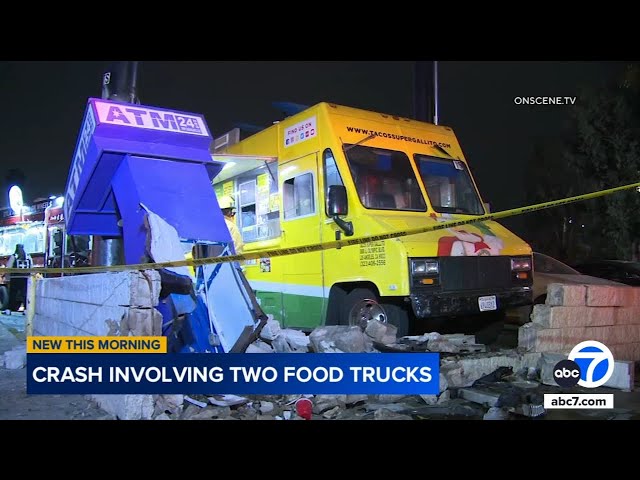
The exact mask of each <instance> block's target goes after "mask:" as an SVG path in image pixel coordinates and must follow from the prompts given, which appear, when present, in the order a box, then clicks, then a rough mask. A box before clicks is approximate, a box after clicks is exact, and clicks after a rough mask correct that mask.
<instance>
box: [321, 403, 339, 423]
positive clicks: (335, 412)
mask: <svg viewBox="0 0 640 480" xmlns="http://www.w3.org/2000/svg"><path fill="white" fill-rule="evenodd" d="M339 413H340V407H339V406H335V407H333V408H332V409H330V410H327V411H326V412H324V413H323V414H322V416H323V417H324V418H326V419H329V420H331V419H332V418H335V417H337V416H338V414H339Z"/></svg>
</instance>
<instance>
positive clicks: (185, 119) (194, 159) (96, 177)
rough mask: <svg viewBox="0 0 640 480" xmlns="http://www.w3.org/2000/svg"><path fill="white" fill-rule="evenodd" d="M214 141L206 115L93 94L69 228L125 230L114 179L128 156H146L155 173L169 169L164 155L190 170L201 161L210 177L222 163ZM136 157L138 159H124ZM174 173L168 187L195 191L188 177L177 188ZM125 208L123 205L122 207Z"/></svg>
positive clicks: (69, 199) (70, 185) (78, 151)
mask: <svg viewBox="0 0 640 480" xmlns="http://www.w3.org/2000/svg"><path fill="white" fill-rule="evenodd" d="M212 140H213V139H212V137H211V134H210V133H209V128H208V127H207V124H206V121H205V119H204V117H203V116H202V115H199V114H196V113H189V112H181V111H176V110H167V109H163V108H157V107H151V106H145V105H136V104H131V103H121V102H114V101H110V100H103V99H97V98H90V99H89V101H88V102H87V109H86V110H85V116H84V120H83V123H82V127H81V128H80V132H79V134H78V140H77V143H76V148H75V151H74V153H73V158H72V161H71V168H70V170H69V177H68V178H67V186H66V190H65V200H64V215H65V220H66V221H67V227H68V229H69V233H71V234H72V235H86V234H88V235H106V236H117V235H120V232H121V228H120V226H119V225H118V219H119V214H118V207H117V205H116V199H115V196H114V192H113V188H112V180H113V178H114V175H116V172H118V170H119V168H120V165H122V164H123V162H124V161H125V159H126V158H130V157H138V158H142V159H146V160H140V161H144V162H145V163H147V164H148V168H149V169H153V170H154V171H155V172H156V173H158V172H159V171H160V170H162V171H163V172H165V170H166V171H168V170H167V169H168V168H169V167H166V168H164V167H163V166H162V165H161V164H159V163H157V162H155V161H154V159H155V160H158V159H163V160H168V161H170V162H179V163H181V164H185V166H184V168H180V169H178V172H184V174H185V175H187V173H186V172H190V171H191V170H190V169H189V166H188V165H189V164H190V165H192V166H193V165H201V166H202V167H203V168H204V169H205V170H206V171H207V172H208V173H207V174H208V175H209V176H210V177H211V176H212V175H213V176H215V174H217V172H218V171H219V169H220V168H221V166H219V165H218V164H217V163H216V164H215V165H214V162H212V160H211V154H210V153H209V148H210V146H211V142H212ZM132 162H134V163H136V162H138V161H137V160H136V161H134V160H131V161H129V160H127V162H125V163H127V165H130V164H132ZM127 168H128V167H127ZM205 170H203V172H204V171H205ZM147 173H151V172H147ZM165 173H166V172H165ZM175 175H176V173H175V172H173V173H172V174H171V178H166V179H163V180H162V181H163V182H165V183H167V184H168V185H169V187H167V188H170V189H171V190H172V191H176V192H179V193H180V195H182V196H184V195H187V194H189V195H192V194H193V191H190V190H189V189H188V187H186V186H185V185H188V184H189V181H188V179H185V180H184V181H183V184H181V186H180V187H179V188H178V186H177V183H176V182H177V181H178V179H177V178H176V177H175ZM146 176H148V175H146ZM211 178H212V177H211ZM136 181H137V182H138V183H139V184H140V185H139V186H140V188H142V187H144V188H147V189H148V190H149V191H159V190H158V188H159V187H158V185H154V186H153V187H152V186H151V184H149V182H146V183H145V179H144V178H138V179H136ZM158 181H159V180H158ZM181 181H182V180H181ZM163 188H164V187H163ZM122 208H123V206H122V205H121V206H120V210H122ZM156 210H158V209H157V208H156Z"/></svg>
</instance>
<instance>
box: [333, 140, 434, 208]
mask: <svg viewBox="0 0 640 480" xmlns="http://www.w3.org/2000/svg"><path fill="white" fill-rule="evenodd" d="M344 151H345V156H346V157H347V162H348V163H349V169H350V170H351V175H352V176H353V181H354V183H355V185H356V190H357V192H358V197H360V201H361V202H362V205H364V206H365V207H366V208H372V209H377V210H410V211H418V212H424V211H426V210H427V206H426V204H425V201H424V198H423V197H422V193H420V187H419V186H418V181H417V180H416V176H415V174H414V173H413V169H412V168H411V162H410V161H409V157H407V155H406V154H405V153H404V152H398V151H395V150H386V149H382V148H373V147H367V146H364V145H345V148H344Z"/></svg>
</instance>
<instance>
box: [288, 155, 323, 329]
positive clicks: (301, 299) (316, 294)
mask: <svg viewBox="0 0 640 480" xmlns="http://www.w3.org/2000/svg"><path fill="white" fill-rule="evenodd" d="M278 178H279V181H280V182H281V183H280V192H281V194H282V217H281V218H282V239H283V245H282V246H283V247H284V248H296V247H300V246H303V245H309V244H312V243H320V242H321V241H322V238H321V232H322V220H323V215H324V214H323V210H324V209H323V207H322V204H321V203H320V199H321V196H320V195H319V194H318V180H319V175H318V157H317V154H316V153H312V154H309V155H306V156H304V157H301V158H298V159H295V160H291V161H289V162H283V163H282V164H281V165H280V171H279V176H278ZM282 302H283V307H284V308H283V310H284V323H285V326H287V327H296V328H314V327H317V326H319V325H320V324H321V322H322V314H323V311H324V303H325V295H324V290H323V272H322V252H309V253H300V254H295V255H288V256H286V257H283V286H282Z"/></svg>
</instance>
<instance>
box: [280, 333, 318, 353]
mask: <svg viewBox="0 0 640 480" xmlns="http://www.w3.org/2000/svg"><path fill="white" fill-rule="evenodd" d="M278 338H283V339H284V340H285V341H286V342H287V343H288V344H289V347H290V350H291V351H294V352H297V353H306V352H308V351H309V344H310V343H311V340H309V337H308V336H307V335H306V334H305V333H304V332H303V331H300V330H293V329H291V328H286V329H284V330H281V331H280V332H279V333H278Z"/></svg>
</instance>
